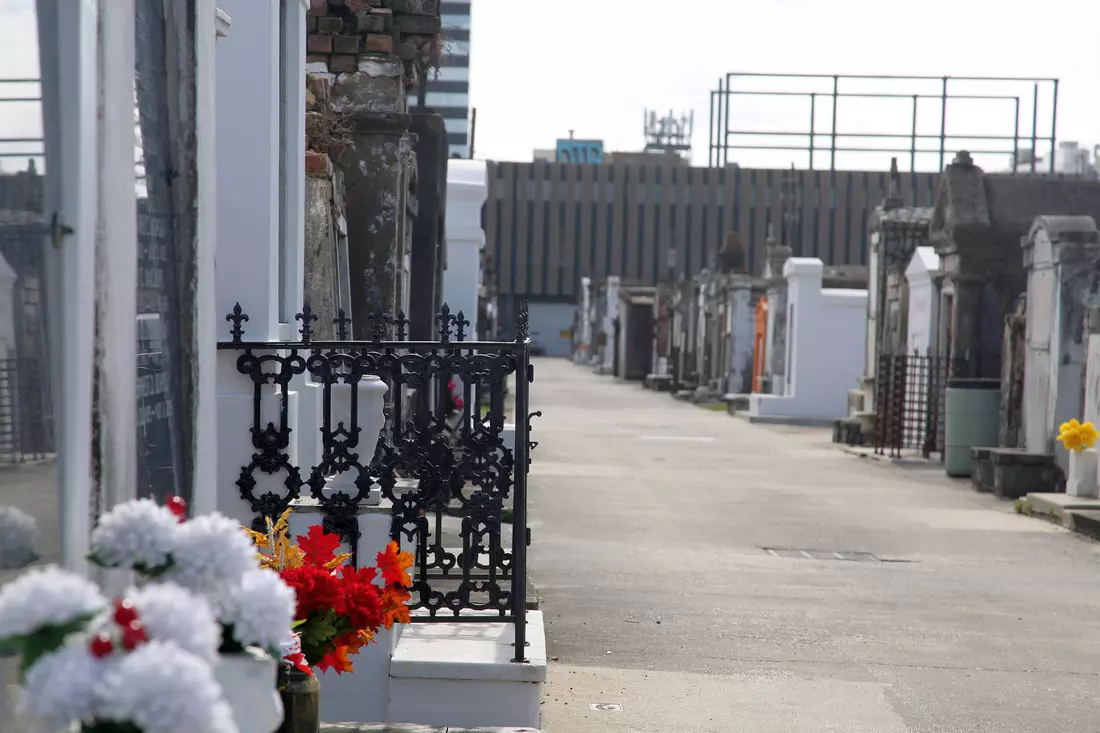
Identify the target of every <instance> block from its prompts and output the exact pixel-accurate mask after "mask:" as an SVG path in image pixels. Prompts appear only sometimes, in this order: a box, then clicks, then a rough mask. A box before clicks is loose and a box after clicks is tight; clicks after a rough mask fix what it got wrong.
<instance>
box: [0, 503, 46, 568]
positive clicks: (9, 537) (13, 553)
mask: <svg viewBox="0 0 1100 733" xmlns="http://www.w3.org/2000/svg"><path fill="white" fill-rule="evenodd" d="M37 544H38V525H37V524H36V523H35V521H34V517H31V516H30V515H28V514H26V513H25V512H22V511H20V510H19V509H16V508H15V507H13V506H0V570H11V569H14V568H24V567H26V566H28V565H30V564H31V563H32V562H34V561H35V560H37V559H38V553H37V552H36V550H35V546H36V545H37Z"/></svg>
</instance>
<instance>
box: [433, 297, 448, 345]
mask: <svg viewBox="0 0 1100 733" xmlns="http://www.w3.org/2000/svg"><path fill="white" fill-rule="evenodd" d="M435 320H436V321H438V322H439V340H440V341H450V340H451V306H449V305H447V304H446V303H444V304H443V307H442V308H440V309H439V315H438V316H436V317H435Z"/></svg>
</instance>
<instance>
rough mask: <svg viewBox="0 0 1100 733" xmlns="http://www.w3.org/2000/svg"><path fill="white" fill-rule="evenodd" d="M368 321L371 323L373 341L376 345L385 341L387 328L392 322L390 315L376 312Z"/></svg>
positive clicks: (368, 317)
mask: <svg viewBox="0 0 1100 733" xmlns="http://www.w3.org/2000/svg"><path fill="white" fill-rule="evenodd" d="M367 320H368V321H370V335H371V340H372V341H374V342H375V343H380V342H382V341H383V340H385V338H386V327H387V326H388V325H389V322H390V316H389V314H388V313H384V312H382V311H376V312H374V313H372V314H370V315H369V316H367Z"/></svg>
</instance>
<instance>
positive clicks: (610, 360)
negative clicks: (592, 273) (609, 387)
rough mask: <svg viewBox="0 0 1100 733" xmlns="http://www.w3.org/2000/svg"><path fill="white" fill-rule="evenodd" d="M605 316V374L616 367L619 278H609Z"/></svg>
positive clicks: (613, 276)
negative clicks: (616, 320)
mask: <svg viewBox="0 0 1100 733" xmlns="http://www.w3.org/2000/svg"><path fill="white" fill-rule="evenodd" d="M605 311H606V312H605V314H604V318H603V332H604V333H605V334H606V335H607V338H606V339H605V341H604V346H603V364H602V371H603V373H604V374H611V370H612V369H614V367H615V319H616V318H618V317H619V278H618V277H617V276H615V275H612V276H610V277H608V278H607V308H606V309H605Z"/></svg>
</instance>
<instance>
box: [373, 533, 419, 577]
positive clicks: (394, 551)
mask: <svg viewBox="0 0 1100 733" xmlns="http://www.w3.org/2000/svg"><path fill="white" fill-rule="evenodd" d="M412 564H413V556H412V553H409V552H401V550H400V548H398V546H397V543H396V542H391V543H390V544H388V545H386V549H385V551H383V552H380V553H378V569H379V570H381V571H382V580H383V581H384V582H385V583H386V585H400V586H403V587H408V586H410V585H412V579H410V578H409V573H408V569H409V568H411V567H412Z"/></svg>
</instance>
